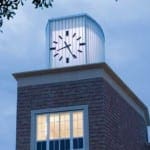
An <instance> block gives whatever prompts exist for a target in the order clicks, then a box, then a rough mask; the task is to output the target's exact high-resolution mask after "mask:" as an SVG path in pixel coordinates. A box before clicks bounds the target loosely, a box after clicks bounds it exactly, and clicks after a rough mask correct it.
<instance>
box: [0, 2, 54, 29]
mask: <svg viewBox="0 0 150 150" xmlns="http://www.w3.org/2000/svg"><path fill="white" fill-rule="evenodd" d="M24 2H25V0H0V28H1V27H2V25H3V19H4V18H6V19H8V20H9V19H10V18H13V17H14V15H15V14H16V13H15V11H16V10H17V9H18V7H19V6H20V5H21V6H23V5H24ZM52 2H53V0H33V1H32V3H33V5H34V6H35V8H49V7H52Z"/></svg>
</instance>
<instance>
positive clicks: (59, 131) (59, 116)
mask: <svg viewBox="0 0 150 150" xmlns="http://www.w3.org/2000/svg"><path fill="white" fill-rule="evenodd" d="M60 124H61V120H60V113H59V138H58V144H59V150H60V132H61V131H60V127H61V126H60Z"/></svg>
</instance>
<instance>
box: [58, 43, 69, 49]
mask: <svg viewBox="0 0 150 150" xmlns="http://www.w3.org/2000/svg"><path fill="white" fill-rule="evenodd" d="M70 46H71V44H68V45H65V46H64V47H62V48H60V49H58V50H57V51H60V50H62V49H64V48H67V47H70Z"/></svg>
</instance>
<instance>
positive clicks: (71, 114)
mask: <svg viewBox="0 0 150 150" xmlns="http://www.w3.org/2000/svg"><path fill="white" fill-rule="evenodd" d="M70 150H73V113H72V112H70Z"/></svg>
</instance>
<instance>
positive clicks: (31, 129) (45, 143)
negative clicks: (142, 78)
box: [13, 14, 150, 150]
mask: <svg viewBox="0 0 150 150" xmlns="http://www.w3.org/2000/svg"><path fill="white" fill-rule="evenodd" d="M46 36H47V37H46V39H47V52H48V59H47V60H49V67H48V68H46V69H45V70H35V71H28V72H21V73H15V74H13V75H14V77H15V79H16V80H17V128H16V132H17V133H16V150H148V149H149V148H150V146H149V144H148V138H147V126H149V125H150V118H149V112H148V109H147V107H146V106H145V104H143V102H142V101H141V100H140V99H139V98H138V97H137V96H136V95H135V94H134V93H133V92H132V91H131V90H130V89H129V88H128V87H127V86H126V84H125V83H124V82H123V81H122V80H121V79H120V78H119V77H118V76H117V75H116V74H115V73H114V71H113V70H112V69H111V68H110V67H109V66H108V65H107V64H106V63H105V62H104V50H105V49H104V43H105V38H104V33H103V31H102V28H101V27H100V25H98V23H97V22H96V21H95V20H94V19H92V18H91V17H89V16H88V15H86V14H83V15H76V16H69V17H64V18H57V19H51V20H49V21H48V24H47V27H46Z"/></svg>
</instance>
